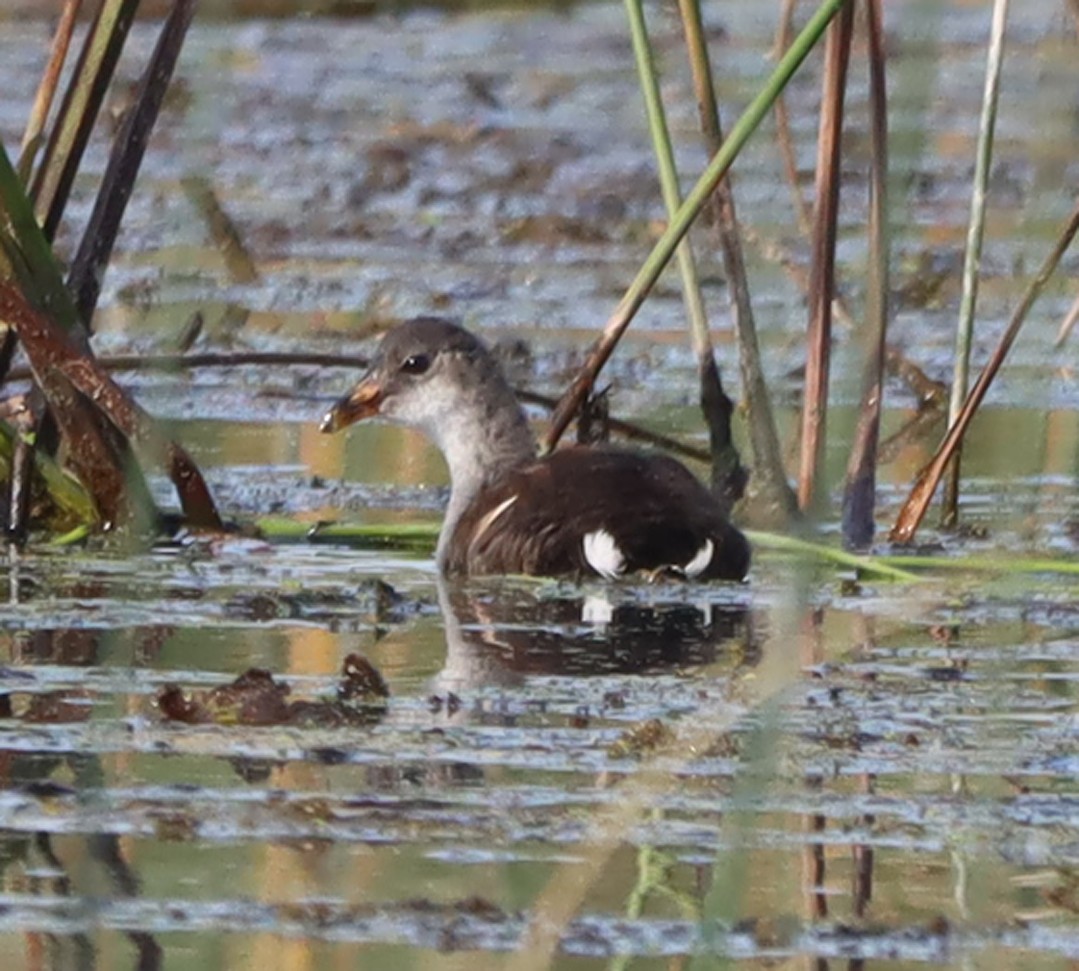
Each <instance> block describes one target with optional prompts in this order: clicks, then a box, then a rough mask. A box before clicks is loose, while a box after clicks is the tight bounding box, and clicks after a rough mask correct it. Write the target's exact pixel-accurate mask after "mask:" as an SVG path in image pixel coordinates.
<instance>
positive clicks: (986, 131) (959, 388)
mask: <svg viewBox="0 0 1079 971" xmlns="http://www.w3.org/2000/svg"><path fill="white" fill-rule="evenodd" d="M1007 20H1008V0H994V3H993V22H992V27H991V29H990V35H989V51H988V53H987V55H986V63H985V89H984V92H983V94H982V113H981V118H980V120H979V125H978V148H977V157H976V158H975V161H974V185H973V187H972V188H971V194H970V220H969V222H968V223H967V248H966V252H965V253H964V255H963V293H962V297H961V298H960V301H959V321H958V323H957V325H956V328H955V361H954V370H953V372H952V395H951V399H950V400H949V402H948V424H949V425H953V424H955V421H956V419H957V418H958V417H959V412H960V410H961V409H962V407H963V401H964V400H965V398H966V396H967V388H968V386H969V382H970V345H971V339H972V335H973V333H974V310H975V308H976V306H977V303H978V275H979V270H980V267H981V260H982V240H983V238H984V236H985V200H986V196H987V188H988V185H989V169H990V167H991V166H992V164H993V134H994V132H995V130H996V123H997V102H998V101H999V100H1000V75H1001V66H1002V65H1003V62H1004V33H1005V28H1006V26H1007ZM961 457H962V449H961V448H957V449H956V452H955V457H954V459H953V460H952V464H951V470H950V472H949V475H948V487H947V490H946V492H945V496H944V514H943V517H942V518H943V523H944V525H945V526H948V527H952V526H954V525H955V523H956V521H957V520H958V518H959V474H960V468H959V466H960V462H961Z"/></svg>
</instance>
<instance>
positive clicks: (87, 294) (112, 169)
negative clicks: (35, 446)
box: [67, 0, 197, 329]
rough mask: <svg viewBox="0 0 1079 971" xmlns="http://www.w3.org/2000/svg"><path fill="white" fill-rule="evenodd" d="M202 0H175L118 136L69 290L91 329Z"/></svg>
mask: <svg viewBox="0 0 1079 971" xmlns="http://www.w3.org/2000/svg"><path fill="white" fill-rule="evenodd" d="M196 3H197V0H175V2H174V3H173V5H172V8H171V9H170V10H169V13H168V16H167V17H166V18H165V23H164V24H163V25H162V27H161V32H160V33H159V34H158V37H157V43H156V45H155V46H154V50H153V53H152V54H151V55H150V58H149V60H148V61H147V62H146V67H145V68H144V69H143V73H142V77H141V78H140V80H139V86H138V90H137V92H136V94H135V103H134V105H133V107H132V108H131V110H130V111H129V112H128V114H127V117H126V118H125V119H124V123H123V125H122V126H121V128H120V130H119V131H118V132H117V134H116V137H115V138H114V140H113V144H112V152H111V154H110V156H109V161H108V165H107V166H106V167H105V175H104V177H103V178H102V180H101V185H100V186H99V188H98V191H97V198H96V199H95V200H94V209H93V212H92V213H91V214H90V220H89V222H88V223H87V224H86V229H85V230H84V231H83V235H82V240H81V242H80V243H79V248H78V251H77V252H76V254H75V258H74V260H73V261H72V264H71V272H70V273H69V274H68V281H67V282H68V289H69V290H70V292H71V293H72V294H73V296H74V298H75V306H76V308H77V310H78V313H79V317H80V319H81V320H83V321H84V322H85V324H86V327H87V329H90V323H91V319H92V317H93V313H94V308H95V307H96V306H97V301H98V297H99V296H100V294H101V281H102V279H103V277H104V275H105V267H106V265H107V264H108V262H109V258H110V256H111V255H112V249H113V246H114V245H115V243H116V235H117V233H118V232H119V231H120V222H121V220H122V219H123V217H124V210H125V209H126V208H127V202H128V199H130V198H131V192H132V190H133V189H134V187H135V179H136V178H137V176H138V173H139V168H140V167H141V165H142V159H143V155H144V154H145V152H146V145H147V142H149V140H150V132H151V131H152V130H153V127H154V123H155V122H156V121H157V116H158V113H159V112H160V110H161V104H162V102H163V101H164V100H165V92H166V91H167V90H168V86H169V81H170V80H171V79H172V73H173V71H174V70H175V68H176V62H177V60H178V58H179V56H180V49H181V48H182V47H183V43H184V37H185V36H186V35H187V29H188V27H190V26H191V18H192V17H194V15H195V7H196Z"/></svg>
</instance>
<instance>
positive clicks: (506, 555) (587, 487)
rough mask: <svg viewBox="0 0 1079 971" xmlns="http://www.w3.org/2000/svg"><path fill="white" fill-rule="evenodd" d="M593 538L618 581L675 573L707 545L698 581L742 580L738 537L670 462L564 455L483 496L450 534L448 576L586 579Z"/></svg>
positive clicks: (579, 451)
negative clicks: (615, 557)
mask: <svg viewBox="0 0 1079 971" xmlns="http://www.w3.org/2000/svg"><path fill="white" fill-rule="evenodd" d="M597 530H604V531H606V532H607V533H608V534H610V536H611V538H612V539H613V541H614V543H615V545H616V546H617V548H618V550H619V551H620V552H621V554H622V557H623V558H624V565H623V569H622V570H621V571H620V572H625V573H631V572H635V571H637V570H655V569H658V568H663V567H673V568H680V567H684V566H685V565H686V564H687V563H689V562H690V561H691V560H693V558H694V557H695V556H697V555H698V553H699V552H700V551H701V549H702V547H703V546H704V545H705V543H706V542H707V541H711V543H712V545H713V552H712V558H711V560H710V562H709V563H708V564H707V565H706V566H705V567H704V569H703V570H702V572H701V573H700V574H699V576H702V577H708V578H725V579H741V578H742V577H743V576H745V573H746V570H747V569H748V567H749V545H748V543H746V540H745V537H743V536H742V534H741V533H740V532H739V531H738V530H737V529H735V528H734V527H733V526H731V525H730V523H728V522H727V520H726V519H725V518H724V516H723V515H722V513H721V512H720V511H719V509H718V507H717V506H716V502H715V499H714V498H713V497H712V495H711V493H709V492H708V490H707V489H706V488H705V487H704V486H703V485H701V483H700V482H699V481H698V480H697V479H696V478H695V477H694V476H693V474H692V473H691V472H690V471H689V470H688V469H686V468H685V466H683V465H681V464H680V463H679V462H676V461H675V460H674V459H671V458H667V457H665V456H656V455H643V454H639V453H636V452H631V451H626V450H620V449H607V448H603V449H598V448H567V449H563V450H561V451H558V452H555V453H554V454H553V455H551V456H550V457H548V458H546V459H542V460H540V461H538V462H535V463H533V464H531V465H527V466H525V467H523V468H520V469H516V470H514V471H512V472H510V473H509V474H507V475H506V476H505V477H504V478H503V479H502V480H500V481H499V482H498V483H496V484H495V485H494V486H493V487H491V488H490V489H488V490H486V491H485V492H484V493H483V494H482V495H481V496H480V497H479V498H478V499H477V501H476V503H474V504H473V507H472V508H471V509H469V510H468V511H467V512H466V513H465V515H464V516H463V517H462V519H461V522H460V523H459V524H458V527H457V530H456V532H455V534H454V540H453V543H452V545H451V553H450V557H449V561H448V564H447V568H448V570H449V571H450V572H457V573H469V574H474V575H479V574H495V573H529V574H534V575H538V576H558V575H562V574H574V573H581V574H587V573H594V572H596V571H595V570H593V569H592V567H591V566H590V565H589V563H588V560H587V559H586V558H585V553H584V538H585V536H586V535H588V534H590V533H594V532H596V531H597Z"/></svg>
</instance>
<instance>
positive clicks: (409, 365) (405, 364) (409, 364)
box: [401, 354, 431, 374]
mask: <svg viewBox="0 0 1079 971" xmlns="http://www.w3.org/2000/svg"><path fill="white" fill-rule="evenodd" d="M430 366H431V359H430V358H429V357H428V356H427V355H426V354H410V355H409V356H408V357H406V358H405V359H404V360H403V361H402V362H401V373H402V374H423V372H424V371H426V370H427V369H428V368H429V367H430Z"/></svg>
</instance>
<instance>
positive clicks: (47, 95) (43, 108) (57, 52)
mask: <svg viewBox="0 0 1079 971" xmlns="http://www.w3.org/2000/svg"><path fill="white" fill-rule="evenodd" d="M81 6H82V0H67V2H66V3H65V4H64V9H63V10H62V11H61V13H60V19H59V21H57V24H56V32H55V33H54V34H53V38H52V46H51V49H50V52H49V62H48V64H47V65H46V66H45V73H44V74H43V75H42V76H41V83H40V84H38V87H37V93H36V94H35V95H34V103H33V105H32V106H31V108H30V117H29V119H28V120H27V123H26V130H25V131H24V132H23V136H22V144H21V145H20V147H19V161H18V165H17V166H16V168H17V169H18V172H19V178H20V179H22V182H23V184H24V185H25V184H27V183H29V181H30V173H31V172H32V171H33V168H34V159H35V158H36V156H37V151H38V148H40V147H41V137H42V132H43V131H45V122H46V121H47V120H48V117H49V111H50V110H51V108H52V102H53V98H54V97H55V95H56V87H57V85H58V84H59V83H60V72H61V71H62V70H63V68H64V61H65V60H67V52H68V48H69V47H70V46H71V35H72V33H74V30H75V20H76V18H77V17H78V15H79V8H80V7H81Z"/></svg>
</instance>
